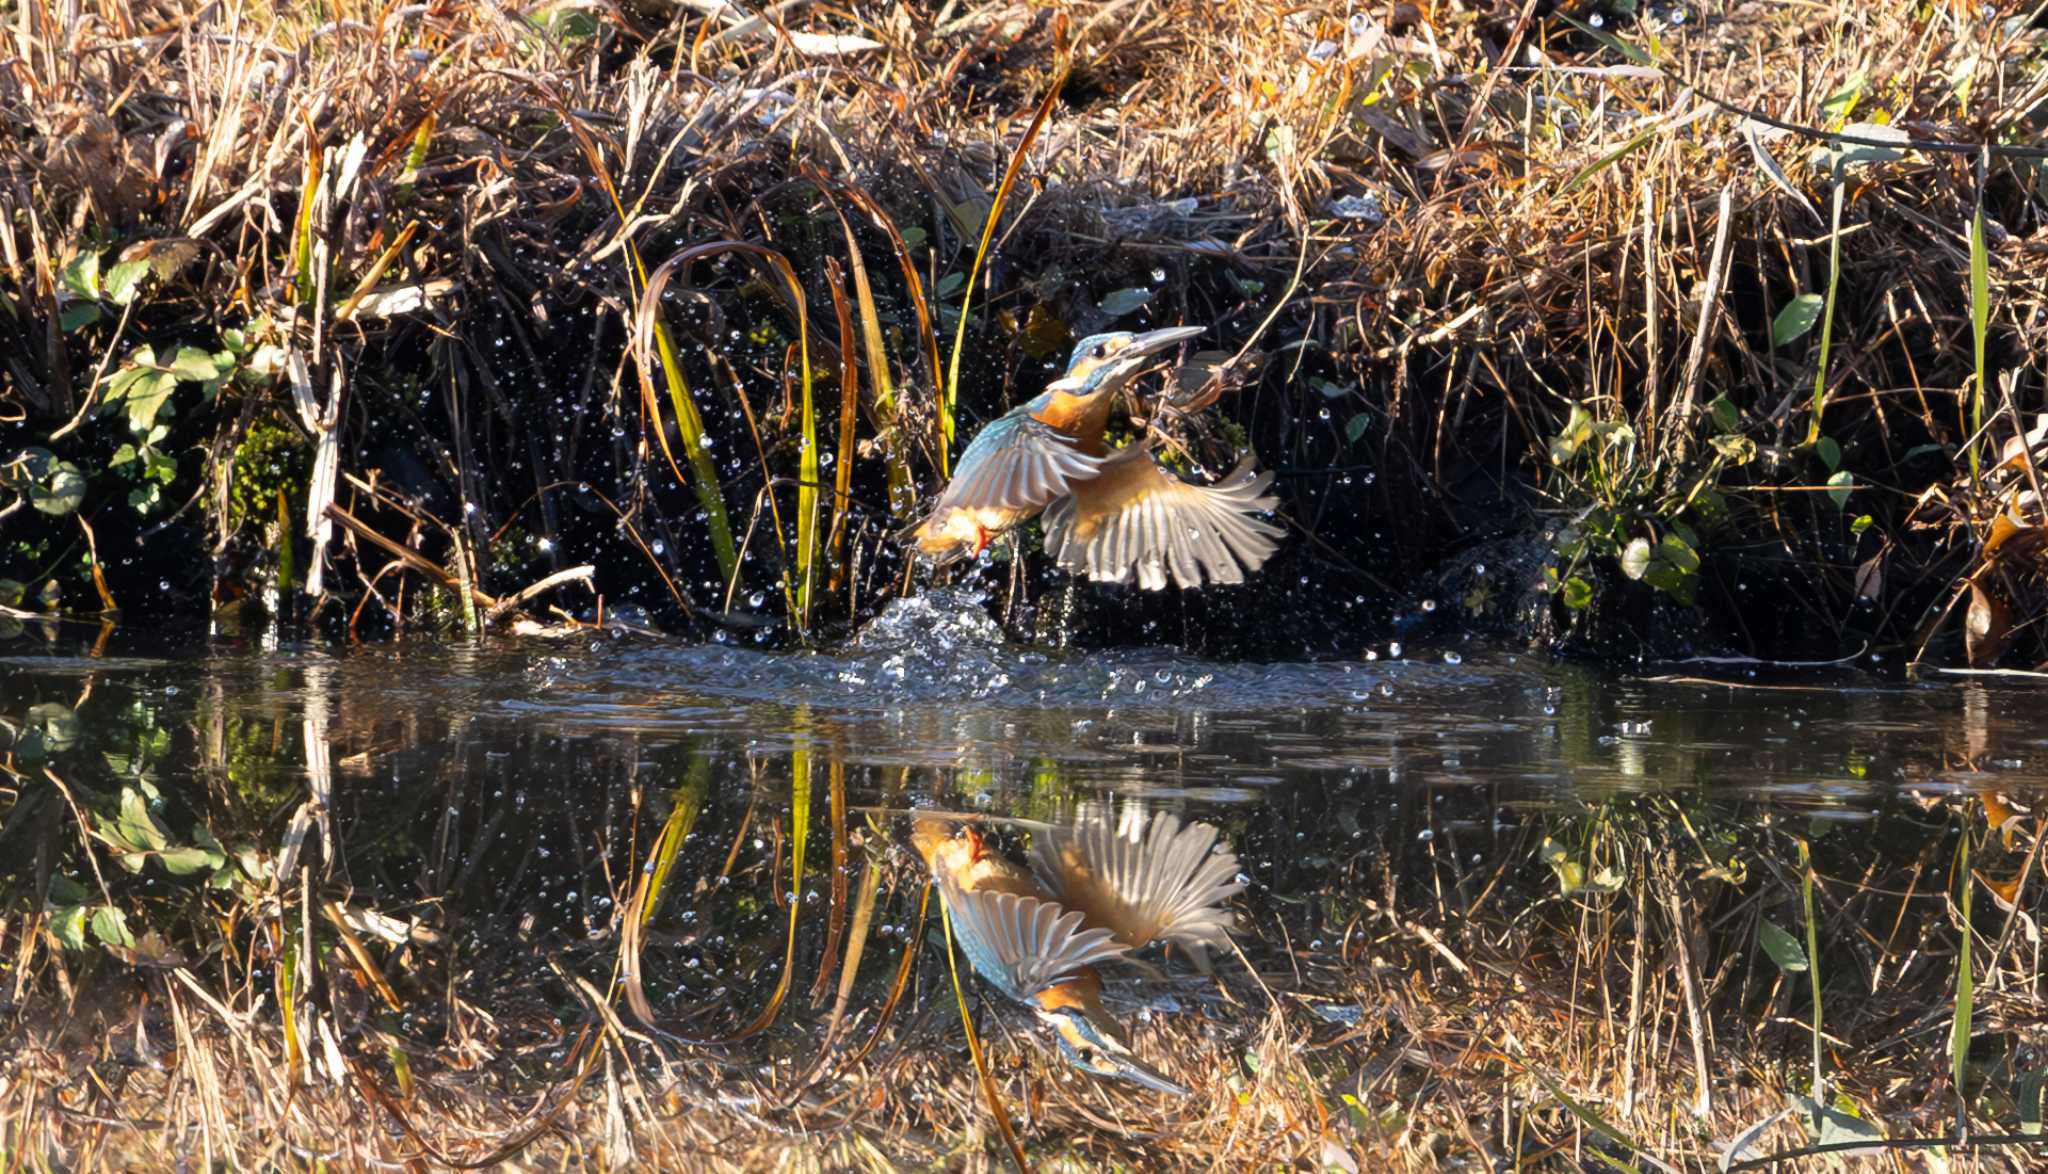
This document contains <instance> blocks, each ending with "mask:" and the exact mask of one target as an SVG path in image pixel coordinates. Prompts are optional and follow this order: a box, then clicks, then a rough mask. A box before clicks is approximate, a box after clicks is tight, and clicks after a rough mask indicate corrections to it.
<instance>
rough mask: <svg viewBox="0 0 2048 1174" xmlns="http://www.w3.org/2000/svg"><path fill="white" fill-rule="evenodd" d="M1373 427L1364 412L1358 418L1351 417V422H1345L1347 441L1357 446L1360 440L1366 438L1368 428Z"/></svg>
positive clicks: (1345, 437)
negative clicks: (1362, 437)
mask: <svg viewBox="0 0 2048 1174" xmlns="http://www.w3.org/2000/svg"><path fill="white" fill-rule="evenodd" d="M1371 426H1372V420H1371V418H1370V417H1368V416H1367V415H1366V414H1365V413H1364V412H1360V413H1358V414H1357V415H1356V416H1353V417H1351V418H1350V419H1349V420H1346V421H1344V439H1345V441H1347V442H1348V443H1351V444H1357V443H1358V438H1359V437H1361V436H1364V435H1365V430H1366V429H1367V428H1370V427H1371Z"/></svg>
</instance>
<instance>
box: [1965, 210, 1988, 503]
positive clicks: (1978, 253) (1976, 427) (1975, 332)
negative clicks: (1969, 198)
mask: <svg viewBox="0 0 2048 1174" xmlns="http://www.w3.org/2000/svg"><path fill="white" fill-rule="evenodd" d="M1990 270H1991V259H1990V255H1989V254H1988V253H1987V252H1986V250H1985V248H1984V196H1983V189H1982V185H1981V184H1979V185H1978V196H1977V210H1976V212H1975V213H1974V214H1973V215H1972V216H1971V217H1970V342H1971V346H1972V354H1973V357H1974V358H1975V360H1976V364H1977V367H1976V372H1977V378H1976V380H1975V381H1974V386H1973V387H1972V388H1971V393H1970V437H1971V439H1970V479H1971V480H1972V481H1975V480H1976V479H1977V477H1978V457H1977V450H1978V448H1979V447H1981V446H1982V444H1983V442H1984V385H1985V382H1986V379H1987V377H1988V372H1987V371H1986V369H1985V365H1984V344H1985V340H1986V338H1987V336H1988V335H1989V334H1990V331H1991V274H1990Z"/></svg>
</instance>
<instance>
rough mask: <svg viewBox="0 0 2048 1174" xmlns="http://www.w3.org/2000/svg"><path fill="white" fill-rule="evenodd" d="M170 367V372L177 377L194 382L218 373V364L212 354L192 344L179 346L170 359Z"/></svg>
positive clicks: (213, 376)
mask: <svg viewBox="0 0 2048 1174" xmlns="http://www.w3.org/2000/svg"><path fill="white" fill-rule="evenodd" d="M170 369H171V374H173V375H175V376H177V377H178V378H180V379H188V380H191V381H193V382H195V383H196V382H201V381H204V380H207V379H212V378H215V377H216V376H218V375H219V374H220V364H219V363H217V362H215V361H214V358H213V356H212V355H210V354H208V353H206V352H205V351H202V350H200V349H199V348H198V347H193V346H181V347H179V348H178V353H177V355H176V356H175V357H173V358H172V359H171V364H170Z"/></svg>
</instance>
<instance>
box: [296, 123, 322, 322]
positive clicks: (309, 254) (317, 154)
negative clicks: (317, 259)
mask: <svg viewBox="0 0 2048 1174" xmlns="http://www.w3.org/2000/svg"><path fill="white" fill-rule="evenodd" d="M324 162H325V154H324V153H323V152H322V151H321V149H320V148H319V147H318V146H317V145H316V146H313V147H311V148H309V149H308V150H307V152H306V168H305V179H304V181H303V182H302V183H301V184H300V187H299V216H298V223H297V224H296V225H294V226H293V228H292V276H293V282H292V291H291V292H292V298H293V300H294V301H296V302H298V304H299V305H301V306H305V305H311V304H312V301H313V209H314V206H315V205H316V204H318V203H319V202H320V185H321V184H322V183H323V182H325V179H326V176H325V174H324V169H323V164H324Z"/></svg>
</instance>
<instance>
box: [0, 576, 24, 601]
mask: <svg viewBox="0 0 2048 1174" xmlns="http://www.w3.org/2000/svg"><path fill="white" fill-rule="evenodd" d="M26 598H28V584H26V583H24V582H22V581H21V580H19V579H0V607H20V606H21V601H22V600H24V599H26Z"/></svg>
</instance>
